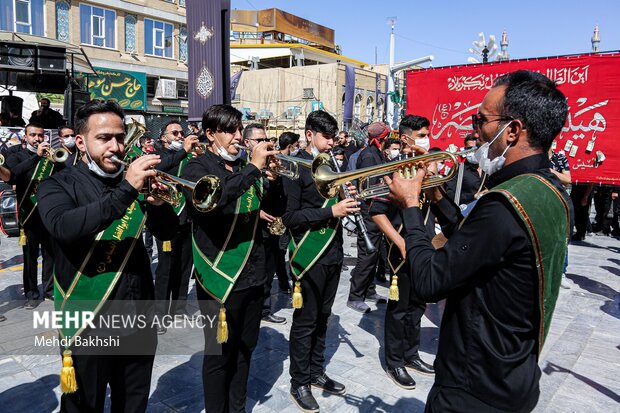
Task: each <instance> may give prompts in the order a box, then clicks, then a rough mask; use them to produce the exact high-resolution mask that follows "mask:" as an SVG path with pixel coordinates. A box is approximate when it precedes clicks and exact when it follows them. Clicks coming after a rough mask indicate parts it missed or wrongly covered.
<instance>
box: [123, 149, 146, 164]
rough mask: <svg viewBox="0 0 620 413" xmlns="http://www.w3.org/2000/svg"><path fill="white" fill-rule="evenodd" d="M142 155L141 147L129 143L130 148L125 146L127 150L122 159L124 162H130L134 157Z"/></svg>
mask: <svg viewBox="0 0 620 413" xmlns="http://www.w3.org/2000/svg"><path fill="white" fill-rule="evenodd" d="M142 155H144V152H143V151H142V148H140V147H139V146H136V145H131V147H130V148H127V151H126V152H125V156H124V157H123V160H124V161H125V162H131V161H133V160H134V159H136V158H139V157H140V156H142Z"/></svg>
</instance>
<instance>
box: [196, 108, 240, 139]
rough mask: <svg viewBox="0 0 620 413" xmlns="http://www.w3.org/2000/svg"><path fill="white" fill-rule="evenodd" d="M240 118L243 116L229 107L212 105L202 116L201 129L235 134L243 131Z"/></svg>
mask: <svg viewBox="0 0 620 413" xmlns="http://www.w3.org/2000/svg"><path fill="white" fill-rule="evenodd" d="M241 118H243V114H242V113H241V112H239V111H238V110H237V109H235V108H233V107H232V106H230V105H213V106H211V107H210V108H209V109H207V110H206V111H205V113H203V114H202V129H203V131H205V132H206V130H207V129H210V130H211V131H212V132H227V133H235V132H237V130H242V129H243V123H241Z"/></svg>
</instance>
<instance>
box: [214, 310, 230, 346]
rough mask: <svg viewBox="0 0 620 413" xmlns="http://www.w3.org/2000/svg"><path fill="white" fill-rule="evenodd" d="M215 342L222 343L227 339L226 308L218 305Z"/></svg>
mask: <svg viewBox="0 0 620 413" xmlns="http://www.w3.org/2000/svg"><path fill="white" fill-rule="evenodd" d="M216 339H217V343H218V344H222V343H226V342H227V341H228V322H226V308H224V306H223V305H222V306H221V307H220V316H219V317H218V322H217V337H216Z"/></svg>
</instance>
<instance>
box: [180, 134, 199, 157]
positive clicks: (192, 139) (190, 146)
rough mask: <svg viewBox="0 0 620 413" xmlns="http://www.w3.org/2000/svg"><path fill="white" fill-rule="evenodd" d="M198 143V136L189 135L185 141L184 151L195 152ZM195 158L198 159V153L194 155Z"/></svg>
mask: <svg viewBox="0 0 620 413" xmlns="http://www.w3.org/2000/svg"><path fill="white" fill-rule="evenodd" d="M197 143H198V136H196V135H189V136H187V137H186V138H185V139H184V140H183V149H184V150H185V152H187V153H192V152H194V145H195V144H197ZM193 156H194V158H195V157H196V153H195V152H194V153H193Z"/></svg>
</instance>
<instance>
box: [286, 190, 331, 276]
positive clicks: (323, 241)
mask: <svg viewBox="0 0 620 413" xmlns="http://www.w3.org/2000/svg"><path fill="white" fill-rule="evenodd" d="M337 202H338V197H334V198H332V199H326V200H325V202H324V203H323V206H322V207H321V208H331V207H332V206H333V205H335V204H336V203H337ZM339 224H340V219H339V218H332V219H330V220H329V221H327V223H326V224H325V226H323V227H322V228H315V229H309V230H308V231H306V233H305V234H304V236H303V237H302V239H301V241H299V244H295V238H294V237H293V235H292V234H291V241H290V242H289V244H288V253H289V256H290V259H289V261H290V265H291V271H292V273H293V275H294V276H295V278H297V279H298V280H301V278H302V277H303V276H304V274H305V273H306V272H307V271H308V270H309V269H310V268H312V266H313V265H314V264H315V263H316V262H317V261H318V260H319V258H321V256H322V255H323V252H324V251H325V250H326V249H327V247H329V245H330V244H331V242H332V240H333V239H334V236H335V235H336V229H337V228H338V225H339Z"/></svg>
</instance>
